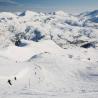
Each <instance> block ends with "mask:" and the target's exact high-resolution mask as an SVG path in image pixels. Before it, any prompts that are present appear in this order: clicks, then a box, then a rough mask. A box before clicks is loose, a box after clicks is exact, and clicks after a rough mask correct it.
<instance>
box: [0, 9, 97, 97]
mask: <svg viewBox="0 0 98 98" xmlns="http://www.w3.org/2000/svg"><path fill="white" fill-rule="evenodd" d="M97 14H98V13H97V10H96V11H92V12H85V13H81V14H79V15H71V14H68V13H65V12H63V11H57V12H54V13H51V14H46V13H37V12H33V11H24V12H19V13H16V14H13V13H10V12H2V13H0V98H97V96H98V31H97V29H98V24H97ZM95 20H96V21H95ZM17 41H20V44H19V45H15V42H17ZM83 45H84V46H85V45H86V46H85V47H83Z"/></svg>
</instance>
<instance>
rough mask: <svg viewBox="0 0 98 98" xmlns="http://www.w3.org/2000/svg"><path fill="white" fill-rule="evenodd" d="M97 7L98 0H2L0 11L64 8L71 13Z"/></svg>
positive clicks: (47, 10)
mask: <svg viewBox="0 0 98 98" xmlns="http://www.w3.org/2000/svg"><path fill="white" fill-rule="evenodd" d="M96 9H98V0H0V11H10V12H14V11H15V12H17V11H24V10H34V11H38V12H40V11H42V12H51V11H56V10H64V11H66V12H69V13H77V12H83V11H89V10H96Z"/></svg>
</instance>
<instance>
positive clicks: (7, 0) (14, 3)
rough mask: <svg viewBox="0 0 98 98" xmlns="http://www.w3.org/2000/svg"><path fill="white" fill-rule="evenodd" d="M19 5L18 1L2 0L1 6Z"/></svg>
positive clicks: (0, 0)
mask: <svg viewBox="0 0 98 98" xmlns="http://www.w3.org/2000/svg"><path fill="white" fill-rule="evenodd" d="M15 5H18V3H17V2H16V1H14V0H5V1H4V0H0V6H15Z"/></svg>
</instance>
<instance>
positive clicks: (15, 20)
mask: <svg viewBox="0 0 98 98" xmlns="http://www.w3.org/2000/svg"><path fill="white" fill-rule="evenodd" d="M96 18H97V11H93V12H89V13H88V12H85V13H82V14H80V15H77V16H74V15H71V14H67V13H65V12H63V11H57V12H54V13H53V14H45V13H37V12H33V11H24V12H18V13H16V14H12V13H8V12H3V13H0V33H3V34H1V35H4V34H5V38H6V36H7V37H8V38H6V39H9V41H10V40H13V38H15V37H16V36H21V38H20V39H26V40H35V37H36V35H37V34H36V32H37V33H38V34H39V35H38V37H39V38H38V40H39V39H40V40H41V39H42V40H44V39H46V40H47V39H48V40H49V39H50V40H53V41H54V42H55V43H56V44H58V45H59V46H61V47H62V48H68V47H72V46H81V44H84V43H85V42H86V43H87V42H88V43H89V42H96V44H97V37H98V33H97V23H96V22H95V21H91V20H94V19H96ZM5 32H7V33H5ZM8 35H9V36H8ZM13 36H14V37H13ZM2 41H3V39H2ZM6 41H7V40H6ZM5 43H6V42H5ZM7 44H8V43H7Z"/></svg>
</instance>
